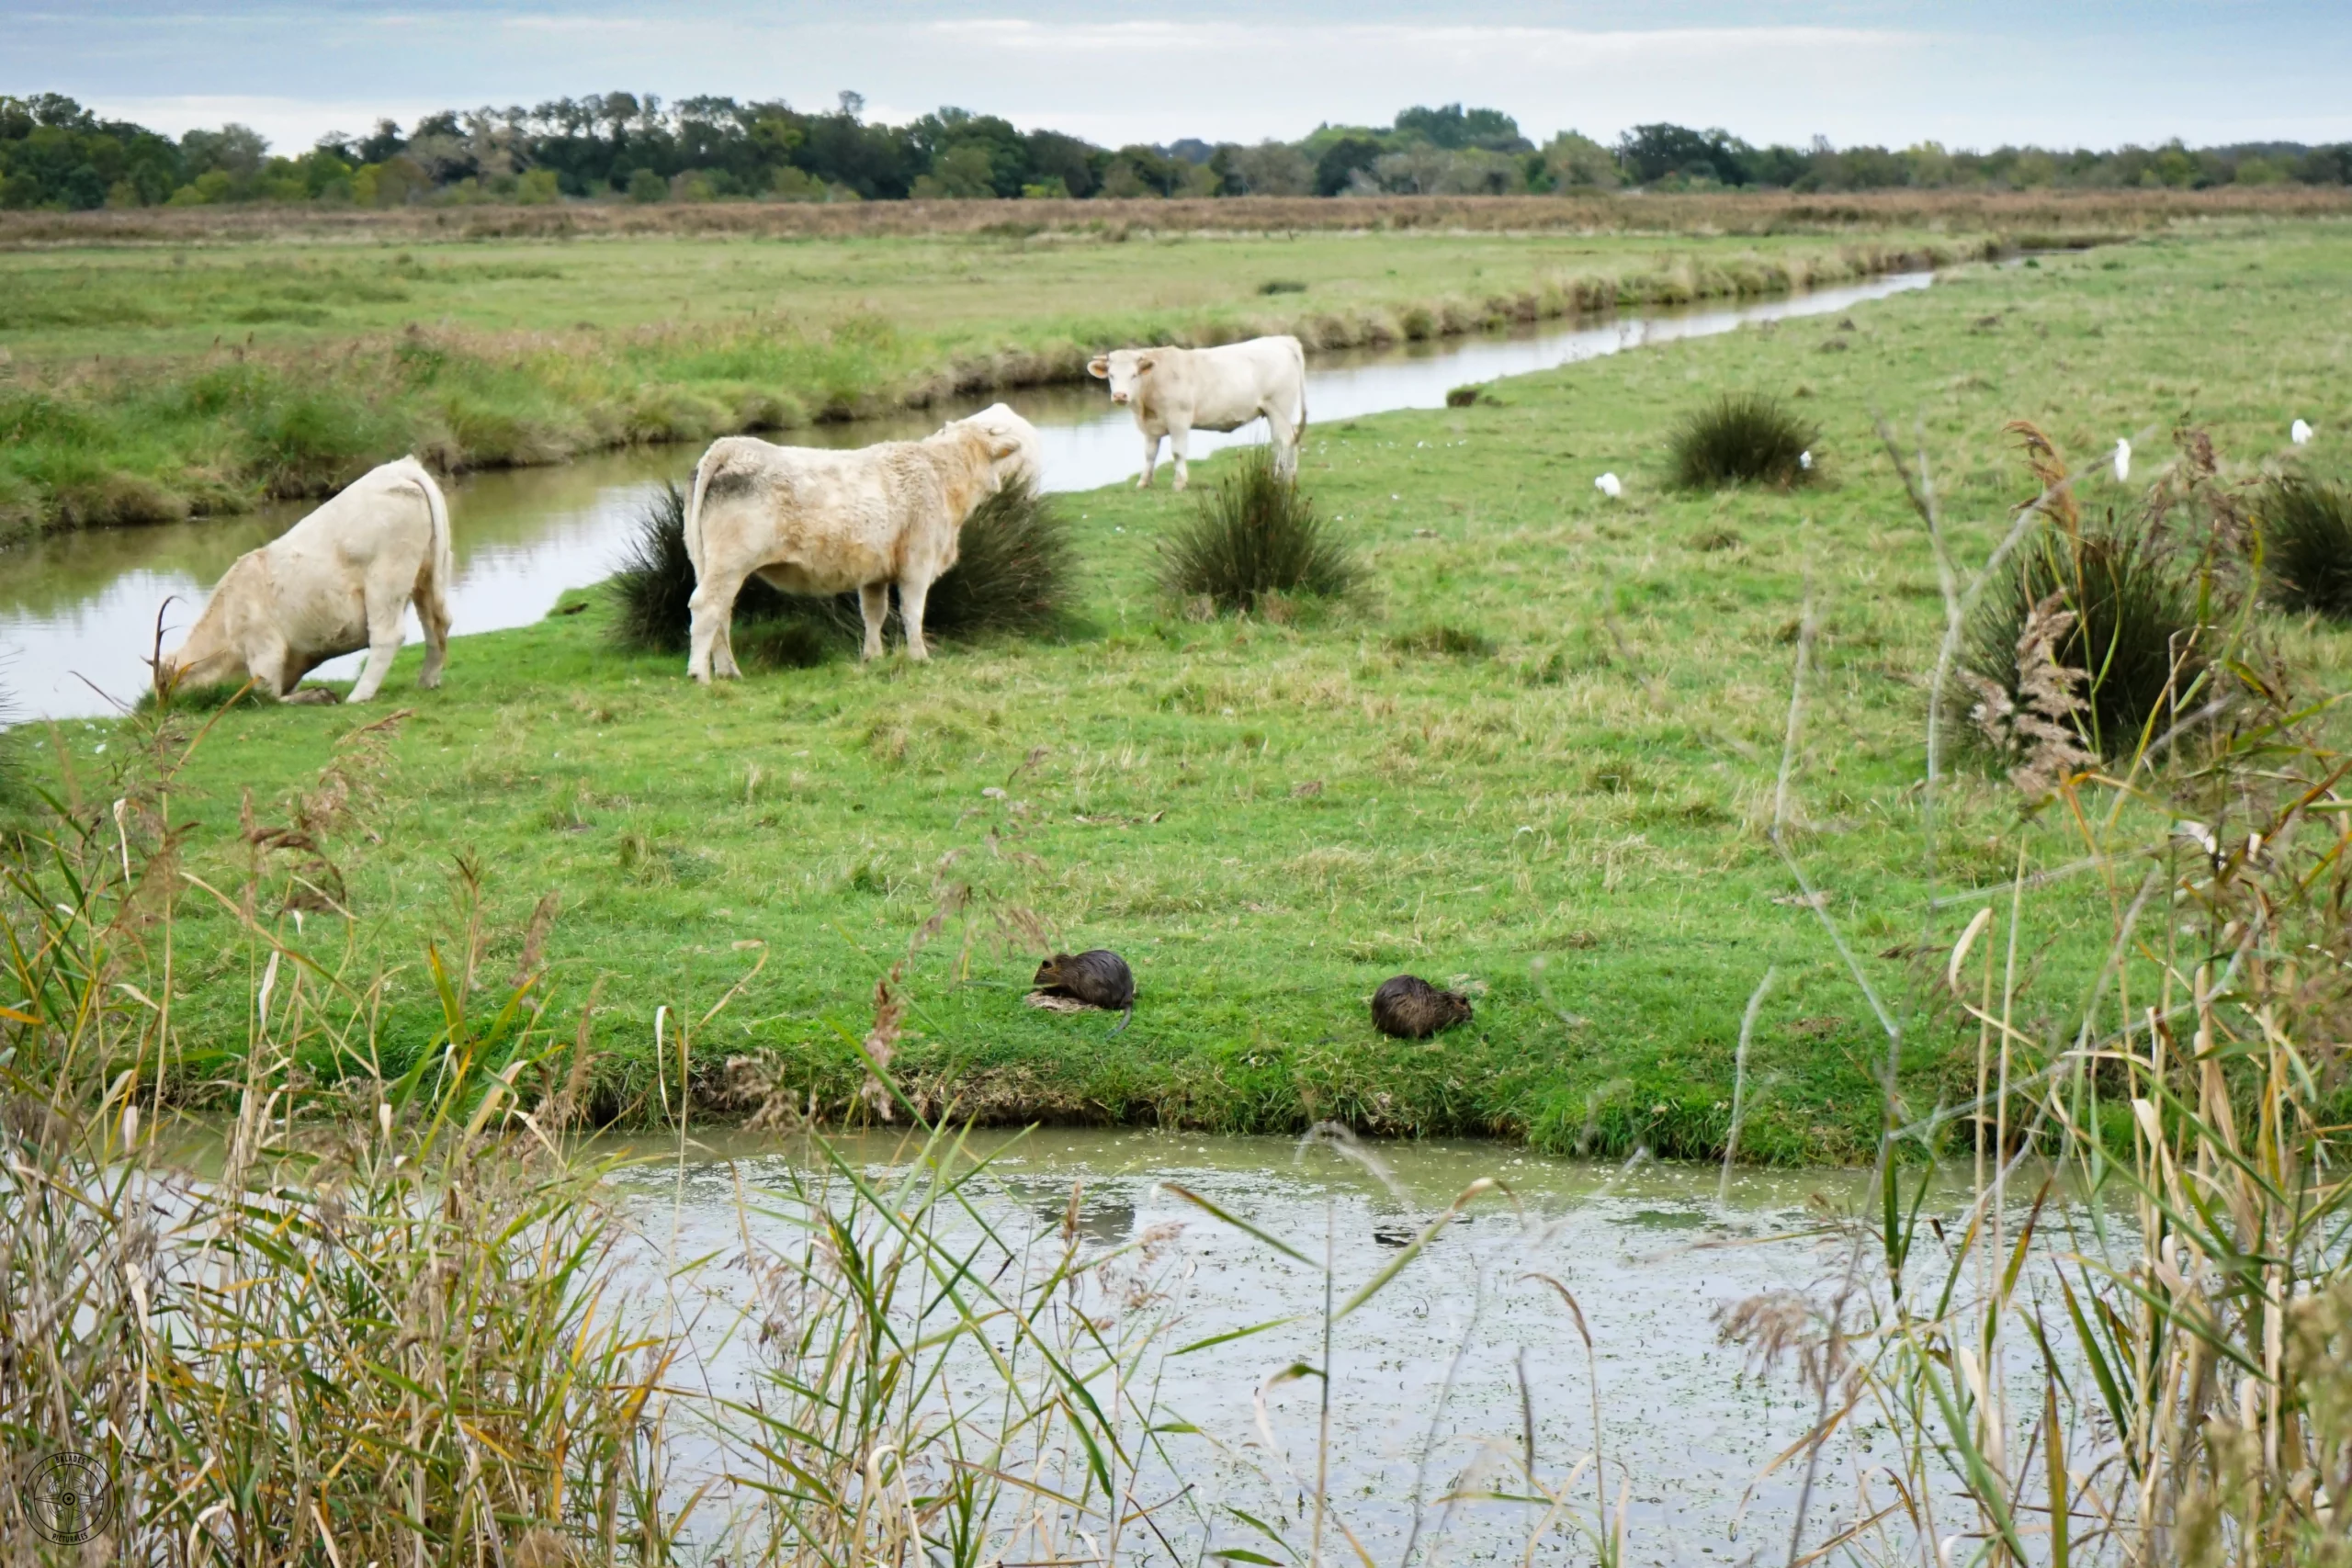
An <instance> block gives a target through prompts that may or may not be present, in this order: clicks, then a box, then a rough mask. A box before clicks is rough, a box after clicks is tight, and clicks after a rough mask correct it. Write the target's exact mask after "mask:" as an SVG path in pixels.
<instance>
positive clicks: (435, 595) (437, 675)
mask: <svg viewBox="0 0 2352 1568" xmlns="http://www.w3.org/2000/svg"><path fill="white" fill-rule="evenodd" d="M415 603H416V618H417V619H418V620H419V621H421V622H423V623H424V669H422V670H420V671H417V673H416V683H417V686H418V688H419V689H420V690H423V691H427V692H429V691H431V690H433V688H435V686H438V685H439V684H440V683H441V666H442V665H444V664H446V663H447V662H448V659H449V606H448V604H447V602H446V601H445V600H443V599H442V597H441V585H440V584H439V583H437V582H436V583H435V584H434V585H433V586H432V587H431V588H429V589H427V590H426V591H425V592H423V593H420V594H418V595H417V596H416V601H415Z"/></svg>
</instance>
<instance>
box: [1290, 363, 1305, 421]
mask: <svg viewBox="0 0 2352 1568" xmlns="http://www.w3.org/2000/svg"><path fill="white" fill-rule="evenodd" d="M1290 351H1291V353H1293V354H1295V355H1297V356H1298V433H1297V434H1296V436H1295V437H1294V439H1295V440H1296V441H1299V442H1301V443H1303V442H1305V441H1306V345H1305V344H1301V343H1300V342H1299V341H1298V340H1297V339H1296V338H1293V339H1291V340H1290Z"/></svg>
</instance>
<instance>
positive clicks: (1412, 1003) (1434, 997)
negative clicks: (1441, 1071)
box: [1372, 975, 1470, 1040]
mask: <svg viewBox="0 0 2352 1568" xmlns="http://www.w3.org/2000/svg"><path fill="white" fill-rule="evenodd" d="M1469 1017H1470V998H1468V997H1465V996H1464V995H1463V994H1462V993H1461V992H1459V991H1441V990H1439V989H1438V988H1437V987H1435V986H1432V985H1430V983H1429V982H1428V981H1427V980H1424V979H1422V978H1421V977H1420V976H1418V975H1399V976H1397V977H1396V978H1395V979H1393V980H1383V981H1382V982H1381V983H1380V989H1378V990H1376V991H1374V992H1373V993H1372V1026H1373V1027H1374V1029H1377V1030H1379V1031H1380V1032H1381V1033H1383V1034H1393V1035H1395V1036H1397V1038H1398V1039H1399V1040H1426V1039H1428V1038H1429V1037H1430V1035H1432V1034H1435V1033H1436V1032H1438V1031H1439V1030H1441V1029H1451V1028H1453V1026H1454V1025H1455V1024H1457V1023H1462V1022H1464V1021H1467V1020H1468V1019H1469Z"/></svg>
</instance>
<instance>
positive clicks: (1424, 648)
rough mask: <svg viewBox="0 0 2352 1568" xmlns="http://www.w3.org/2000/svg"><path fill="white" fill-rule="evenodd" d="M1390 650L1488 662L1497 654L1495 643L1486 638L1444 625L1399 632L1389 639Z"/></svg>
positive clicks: (1439, 623) (1466, 628) (1419, 627)
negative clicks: (1489, 656) (1485, 660)
mask: <svg viewBox="0 0 2352 1568" xmlns="http://www.w3.org/2000/svg"><path fill="white" fill-rule="evenodd" d="M1388 646H1389V647H1390V648H1391V649H1395V650H1396V651H1397V652H1398V653H1433V654H1450V655H1452V656H1453V657H1455V658H1457V659H1484V658H1486V657H1487V655H1488V654H1490V653H1492V652H1494V651H1495V645H1494V641H1493V639H1491V638H1489V637H1487V636H1486V635H1485V634H1483V633H1480V632H1476V631H1473V630H1471V629H1470V628H1468V627H1466V626H1449V625H1447V624H1445V623H1444V622H1442V621H1433V622H1431V623H1430V625H1428V626H1416V627H1414V628H1413V629H1412V630H1411V631H1406V632H1398V633H1397V634H1396V635H1395V636H1393V637H1390V638H1389V639H1388Z"/></svg>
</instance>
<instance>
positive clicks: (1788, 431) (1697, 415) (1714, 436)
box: [1667, 392, 1821, 490]
mask: <svg viewBox="0 0 2352 1568" xmlns="http://www.w3.org/2000/svg"><path fill="white" fill-rule="evenodd" d="M1820 440H1821V432H1820V430H1819V429H1818V428H1816V427H1815V425H1813V424H1812V423H1809V422H1808V421H1806V420H1804V418H1802V417H1801V416H1799V415H1798V414H1796V413H1795V412H1792V410H1791V409H1790V408H1789V407H1788V405H1787V404H1785V403H1783V402H1782V401H1781V400H1780V399H1778V398H1776V397H1774V396H1772V395H1771V394H1770V393H1768V392H1726V393H1724V395H1723V396H1722V397H1719V398H1717V399H1716V400H1714V401H1713V402H1711V403H1708V404H1706V405H1705V406H1704V407H1702V408H1700V409H1698V410H1696V411H1694V412H1691V413H1690V414H1687V415H1685V416H1684V417H1683V419H1682V421H1681V422H1680V423H1679V424H1677V425H1676V426H1675V427H1674V431H1673V433H1672V434H1670V435H1669V436H1668V442H1667V462H1668V467H1669V468H1671V469H1672V471H1673V475H1674V482H1675V483H1676V484H1678V485H1680V486H1681V487H1683V488H1684V489H1686V490H1717V489H1721V488H1722V487H1724V486H1725V485H1736V484H1768V485H1777V486H1779V487H1781V489H1783V490H1786V489H1788V488H1790V487H1792V486H1794V485H1800V484H1804V483H1807V482H1808V481H1810V480H1811V479H1812V478H1813V475H1814V471H1815V470H1814V468H1813V466H1812V457H1811V453H1812V449H1813V447H1814V446H1816V445H1817V444H1818V443H1819V442H1820Z"/></svg>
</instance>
